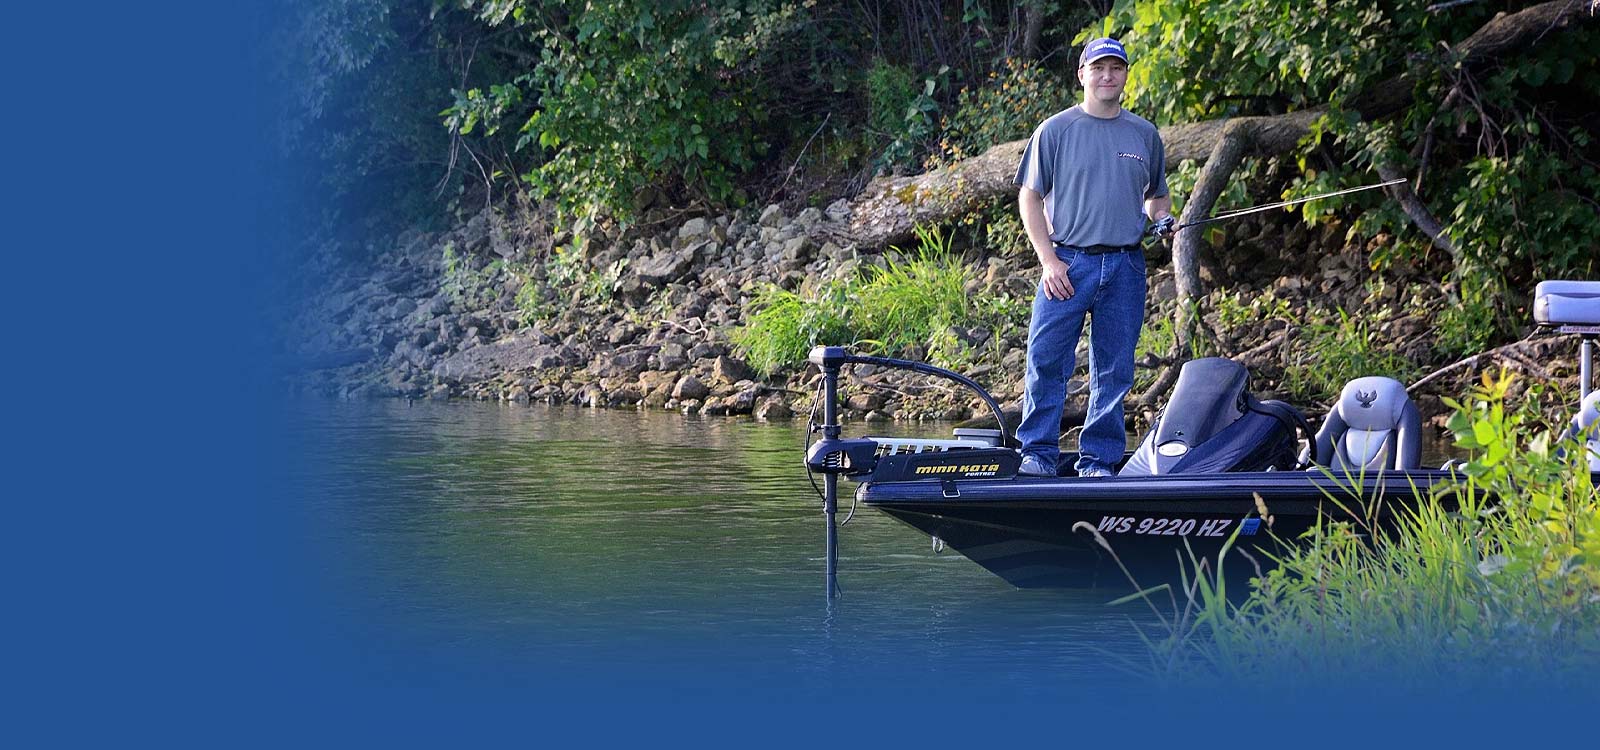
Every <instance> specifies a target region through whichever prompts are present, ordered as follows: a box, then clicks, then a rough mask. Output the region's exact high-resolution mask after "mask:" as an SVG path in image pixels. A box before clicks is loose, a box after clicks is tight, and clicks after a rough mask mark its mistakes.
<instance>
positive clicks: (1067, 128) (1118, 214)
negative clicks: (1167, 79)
mask: <svg viewBox="0 0 1600 750" xmlns="http://www.w3.org/2000/svg"><path fill="white" fill-rule="evenodd" d="M1014 182H1015V184H1017V185H1019V186H1022V187H1028V188H1032V189H1033V190H1034V191H1036V192H1038V193H1039V194H1040V195H1042V196H1044V212H1045V216H1046V217H1048V218H1049V219H1050V227H1051V232H1050V239H1051V240H1052V241H1054V242H1055V243H1056V244H1058V245H1071V246H1073V247H1085V246H1088V245H1134V244H1138V242H1139V239H1140V238H1141V237H1143V236H1144V229H1145V216H1144V201H1145V200H1146V199H1149V198H1159V197H1161V196H1163V195H1166V194H1167V152H1166V148H1165V147H1164V146H1162V145H1161V134H1160V133H1159V132H1157V131H1156V126H1154V125H1151V124H1150V122H1149V121H1148V120H1146V119H1144V118H1142V117H1139V116H1138V115H1134V114H1131V113H1129V112H1128V111H1127V110H1123V111H1121V112H1118V113H1117V116H1116V117H1111V118H1104V119H1103V118H1099V117H1095V116H1093V115H1091V114H1089V113H1087V112H1084V111H1083V107H1081V106H1077V107H1073V108H1071V109H1069V110H1066V111H1064V112H1060V113H1057V114H1056V115H1054V116H1052V117H1051V118H1050V119H1048V120H1045V121H1044V122H1043V123H1040V125H1039V127H1038V128H1036V129H1035V130H1034V131H1033V138H1031V139H1029V141H1028V148H1027V150H1026V151H1024V152H1022V164H1021V165H1020V166H1019V167H1017V177H1016V179H1015V180H1014Z"/></svg>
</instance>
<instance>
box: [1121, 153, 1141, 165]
mask: <svg viewBox="0 0 1600 750" xmlns="http://www.w3.org/2000/svg"><path fill="white" fill-rule="evenodd" d="M1117 158H1118V159H1136V160H1138V162H1139V163H1140V164H1143V163H1144V157H1143V156H1140V155H1138V154H1130V153H1128V152H1126V151H1118V152H1117Z"/></svg>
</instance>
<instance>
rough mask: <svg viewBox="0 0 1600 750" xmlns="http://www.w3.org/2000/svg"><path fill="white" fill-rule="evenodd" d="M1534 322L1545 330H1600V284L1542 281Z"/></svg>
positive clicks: (1535, 291)
mask: <svg viewBox="0 0 1600 750" xmlns="http://www.w3.org/2000/svg"><path fill="white" fill-rule="evenodd" d="M1533 320H1534V322H1536V323H1538V324H1539V325H1542V326H1600V281H1541V282H1539V285H1538V286H1536V287H1534V289H1533Z"/></svg>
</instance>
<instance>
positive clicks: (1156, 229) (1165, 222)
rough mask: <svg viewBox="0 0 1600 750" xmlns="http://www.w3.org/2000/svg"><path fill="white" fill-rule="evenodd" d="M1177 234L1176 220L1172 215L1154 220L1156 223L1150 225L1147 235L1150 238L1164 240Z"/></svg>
mask: <svg viewBox="0 0 1600 750" xmlns="http://www.w3.org/2000/svg"><path fill="white" fill-rule="evenodd" d="M1177 232H1178V219H1177V217H1174V216H1173V215H1172V214H1167V215H1166V216H1163V217H1161V218H1159V219H1156V222H1155V223H1154V224H1151V225H1150V229H1149V233H1150V234H1151V235H1152V236H1155V237H1160V238H1161V239H1164V240H1165V239H1170V238H1171V237H1172V235H1174V234H1176V233H1177Z"/></svg>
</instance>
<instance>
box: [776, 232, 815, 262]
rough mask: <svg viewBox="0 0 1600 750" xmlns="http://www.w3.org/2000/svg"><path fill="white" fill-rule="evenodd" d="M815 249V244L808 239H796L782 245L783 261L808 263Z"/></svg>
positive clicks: (802, 237)
mask: <svg viewBox="0 0 1600 750" xmlns="http://www.w3.org/2000/svg"><path fill="white" fill-rule="evenodd" d="M815 249H816V244H815V243H813V242H812V241H811V238H810V237H804V236H801V237H796V238H794V239H792V240H789V241H788V242H785V243H783V259H784V260H799V261H809V260H811V258H812V255H813V253H812V251H813V250H815Z"/></svg>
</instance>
